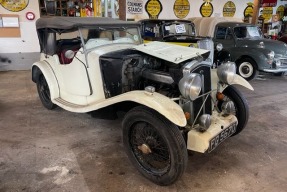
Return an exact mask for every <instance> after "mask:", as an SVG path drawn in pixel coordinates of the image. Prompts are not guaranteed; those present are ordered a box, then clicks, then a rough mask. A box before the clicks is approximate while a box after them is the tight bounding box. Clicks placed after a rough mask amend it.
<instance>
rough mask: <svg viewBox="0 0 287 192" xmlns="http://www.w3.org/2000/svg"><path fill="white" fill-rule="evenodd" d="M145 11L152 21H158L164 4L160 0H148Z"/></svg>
mask: <svg viewBox="0 0 287 192" xmlns="http://www.w3.org/2000/svg"><path fill="white" fill-rule="evenodd" d="M145 10H146V12H147V13H148V16H149V18H150V19H157V18H158V16H159V14H160V13H161V11H162V4H161V2H160V1H159V0H148V1H147V2H146V4H145Z"/></svg>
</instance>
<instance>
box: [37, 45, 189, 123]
mask: <svg viewBox="0 0 287 192" xmlns="http://www.w3.org/2000/svg"><path fill="white" fill-rule="evenodd" d="M132 47H134V45H131V44H119V45H116V46H115V45H104V46H99V47H97V48H95V49H93V50H92V51H91V52H89V53H88V56H87V60H88V62H89V63H88V64H89V67H88V68H87V73H88V76H86V74H87V73H86V71H85V70H83V69H84V68H82V67H80V66H83V64H82V63H80V61H79V60H81V61H82V62H84V63H85V57H84V54H83V52H82V49H81V50H79V51H78V52H77V54H76V57H77V58H78V59H79V60H78V59H76V58H74V60H73V61H72V63H70V64H67V65H61V64H60V62H59V58H58V55H53V56H45V55H44V54H41V59H42V60H45V61H46V62H47V63H46V62H44V61H41V62H37V63H35V64H34V65H37V66H39V67H40V69H41V71H42V72H43V74H44V76H45V78H46V79H47V82H48V85H49V87H50V92H51V98H52V102H53V103H55V104H56V105H58V106H60V107H62V108H63V109H66V110H68V111H72V112H79V113H85V112H89V111H94V110H97V109H100V108H103V107H106V106H109V105H112V104H115V103H119V102H123V101H133V102H136V103H139V104H142V105H145V106H147V107H150V108H152V109H154V110H156V111H158V112H159V113H160V114H162V115H163V116H165V117H166V118H167V119H168V120H170V121H171V122H173V123H174V124H176V125H178V126H181V127H184V126H185V125H186V119H185V116H184V113H183V110H182V108H181V107H180V106H179V105H178V104H176V103H175V102H174V101H172V100H171V99H170V98H168V97H166V96H164V95H161V94H159V93H153V94H152V95H151V94H147V93H146V92H145V91H131V92H127V93H124V94H121V95H118V96H115V97H112V98H108V99H106V98H105V94H104V90H103V82H102V76H101V69H100V66H99V63H98V61H99V57H100V56H101V55H103V54H106V53H108V52H112V51H116V50H121V49H127V48H132ZM48 63H49V64H48ZM47 64H48V65H47ZM42 65H47V66H50V67H49V68H47V67H46V68H45V67H42ZM56 77H57V78H56ZM87 77H89V79H90V84H91V87H87V86H88V85H89V83H88V82H87ZM58 86H59V89H60V91H59V89H55V87H58ZM88 88H91V90H92V94H91V95H90V94H89V92H88V91H87V90H88ZM77 91H79V92H81V93H82V94H81V95H79V94H76V93H75V92H77Z"/></svg>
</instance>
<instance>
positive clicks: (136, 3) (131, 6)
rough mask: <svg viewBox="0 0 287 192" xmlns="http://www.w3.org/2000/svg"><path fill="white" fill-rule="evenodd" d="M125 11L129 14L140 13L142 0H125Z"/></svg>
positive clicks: (141, 11)
mask: <svg viewBox="0 0 287 192" xmlns="http://www.w3.org/2000/svg"><path fill="white" fill-rule="evenodd" d="M127 12H128V13H129V14H142V13H143V1H142V0H127Z"/></svg>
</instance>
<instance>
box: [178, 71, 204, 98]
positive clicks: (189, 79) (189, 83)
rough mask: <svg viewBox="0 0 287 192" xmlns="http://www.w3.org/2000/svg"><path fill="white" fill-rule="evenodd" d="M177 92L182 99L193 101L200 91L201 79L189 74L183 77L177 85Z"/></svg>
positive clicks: (198, 76)
mask: <svg viewBox="0 0 287 192" xmlns="http://www.w3.org/2000/svg"><path fill="white" fill-rule="evenodd" d="M178 87H179V91H180V93H181V94H182V96H183V97H184V98H188V99H190V100H192V101H193V100H195V99H196V98H197V97H198V95H199V93H200V91H201V77H200V75H199V74H195V73H191V74H188V75H185V76H184V77H183V78H182V79H181V80H180V81H179V83H178Z"/></svg>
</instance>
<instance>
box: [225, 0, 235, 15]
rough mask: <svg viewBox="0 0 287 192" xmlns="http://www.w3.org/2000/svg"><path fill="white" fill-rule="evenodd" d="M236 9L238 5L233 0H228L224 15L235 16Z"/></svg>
mask: <svg viewBox="0 0 287 192" xmlns="http://www.w3.org/2000/svg"><path fill="white" fill-rule="evenodd" d="M235 11H236V6H235V4H234V3H233V2H232V1H227V2H226V3H225V5H224V6H223V10H222V13H223V17H233V16H234V14H235Z"/></svg>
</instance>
